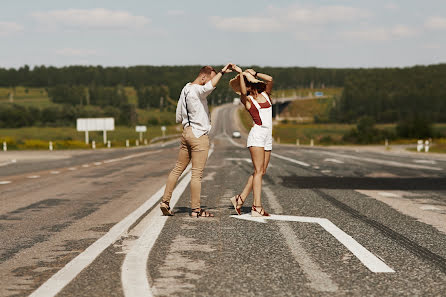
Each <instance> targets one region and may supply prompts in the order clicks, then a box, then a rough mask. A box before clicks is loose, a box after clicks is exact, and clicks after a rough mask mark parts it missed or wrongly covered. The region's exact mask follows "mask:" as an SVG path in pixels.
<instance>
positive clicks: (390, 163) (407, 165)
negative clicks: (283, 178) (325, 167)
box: [307, 150, 443, 170]
mask: <svg viewBox="0 0 446 297" xmlns="http://www.w3.org/2000/svg"><path fill="white" fill-rule="evenodd" d="M307 151H310V150H307ZM310 152H313V153H314V151H310ZM317 153H318V154H325V155H330V156H334V157H339V158H346V159H353V160H358V161H363V162H369V163H375V164H380V165H387V166H394V167H403V168H411V169H427V170H443V169H442V168H439V167H431V166H424V165H417V164H410V163H401V162H396V161H388V160H381V159H375V158H366V157H357V156H352V155H344V154H339V153H333V152H324V151H317Z"/></svg>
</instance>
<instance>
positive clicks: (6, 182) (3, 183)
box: [0, 180, 11, 185]
mask: <svg viewBox="0 0 446 297" xmlns="http://www.w3.org/2000/svg"><path fill="white" fill-rule="evenodd" d="M10 183H11V181H9V180H0V185H7V184H10Z"/></svg>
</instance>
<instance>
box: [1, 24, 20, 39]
mask: <svg viewBox="0 0 446 297" xmlns="http://www.w3.org/2000/svg"><path fill="white" fill-rule="evenodd" d="M20 31H23V26H22V25H19V24H17V23H13V22H0V36H10V35H13V34H14V33H18V32H20Z"/></svg>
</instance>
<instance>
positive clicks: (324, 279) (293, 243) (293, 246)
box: [263, 187, 338, 292]
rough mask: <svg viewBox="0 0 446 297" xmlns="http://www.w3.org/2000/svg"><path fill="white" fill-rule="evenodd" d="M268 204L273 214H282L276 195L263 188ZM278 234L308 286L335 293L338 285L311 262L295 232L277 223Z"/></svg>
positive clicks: (286, 224) (287, 224)
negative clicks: (299, 268)
mask: <svg viewBox="0 0 446 297" xmlns="http://www.w3.org/2000/svg"><path fill="white" fill-rule="evenodd" d="M263 191H264V192H265V195H266V197H267V198H268V202H269V204H270V206H271V208H272V210H273V211H274V212H278V213H283V208H282V206H281V205H280V203H279V200H278V199H277V197H276V195H275V194H274V193H273V191H271V189H270V188H269V187H263ZM278 226H279V232H280V233H282V235H283V237H284V238H285V242H286V244H287V245H288V248H289V249H290V251H291V254H292V255H293V256H294V258H295V259H296V261H297V263H299V266H300V267H301V268H302V270H303V271H304V273H305V275H306V276H307V278H308V280H309V281H310V284H309V285H310V286H311V287H312V288H313V289H314V290H316V291H319V292H336V291H337V290H338V285H337V284H336V283H335V282H333V281H332V280H331V278H330V276H329V275H328V274H327V273H325V272H324V271H323V270H322V269H321V268H320V267H319V265H318V264H317V263H316V262H314V261H313V259H312V258H311V257H310V255H308V253H307V252H306V251H305V248H304V247H303V242H302V240H300V239H299V238H297V236H296V234H295V232H294V231H293V229H292V228H291V226H290V225H289V223H287V222H278Z"/></svg>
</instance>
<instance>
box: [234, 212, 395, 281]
mask: <svg viewBox="0 0 446 297" xmlns="http://www.w3.org/2000/svg"><path fill="white" fill-rule="evenodd" d="M232 217H234V218H238V219H243V220H250V221H256V222H259V223H265V220H275V221H288V222H290V221H291V222H302V223H316V224H319V225H320V226H321V227H322V228H324V229H325V230H326V231H327V232H328V233H330V234H331V235H332V236H333V237H334V238H336V239H337V240H338V241H339V242H340V243H342V244H343V245H344V246H345V247H346V248H347V249H348V250H349V251H350V252H352V254H353V255H355V256H356V257H357V258H358V259H359V261H361V262H362V264H364V265H365V266H366V267H367V268H368V269H369V270H370V271H372V272H375V273H378V272H395V271H394V270H393V269H392V268H390V267H389V266H387V265H386V263H384V262H383V261H382V260H380V259H379V258H378V257H376V256H375V255H373V254H372V253H371V252H369V251H368V250H367V249H366V248H365V247H363V246H362V245H360V244H359V243H358V242H357V241H356V240H354V239H353V238H352V237H351V236H350V235H348V234H347V233H345V232H344V231H342V230H341V229H339V228H338V227H337V226H336V225H335V224H333V223H332V222H331V221H330V220H328V219H324V218H314V217H300V216H284V215H273V214H272V215H271V216H269V217H251V215H249V214H244V215H241V216H232Z"/></svg>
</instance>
